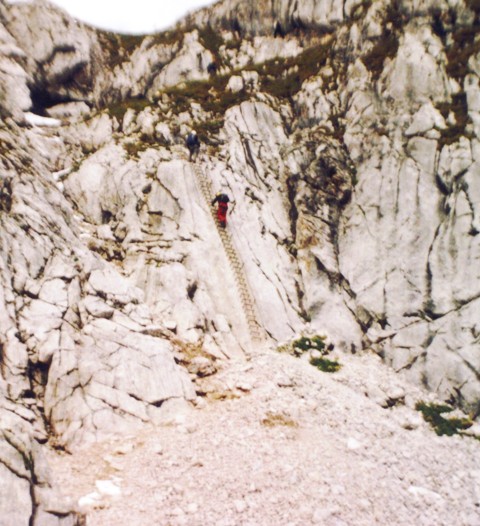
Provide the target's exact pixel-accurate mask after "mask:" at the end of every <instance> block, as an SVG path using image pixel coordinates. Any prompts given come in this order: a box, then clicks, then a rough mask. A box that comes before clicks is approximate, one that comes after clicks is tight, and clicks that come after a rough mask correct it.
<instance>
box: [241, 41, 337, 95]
mask: <svg viewBox="0 0 480 526" xmlns="http://www.w3.org/2000/svg"><path fill="white" fill-rule="evenodd" d="M330 49H331V41H328V42H327V43H322V44H318V45H316V46H312V47H310V48H308V49H306V50H305V51H303V52H302V53H300V54H299V55H297V56H296V57H290V58H287V59H280V58H274V59H272V60H267V61H266V62H263V63H261V64H253V65H251V66H249V69H250V70H255V71H257V72H258V74H259V75H260V77H261V79H262V80H261V83H262V90H263V91H265V92H267V93H269V94H270V95H273V96H274V97H277V98H280V99H281V98H290V97H292V96H293V95H295V94H296V93H298V92H299V91H300V89H301V87H302V84H303V82H304V81H305V80H306V79H308V78H310V77H311V76H313V75H316V74H317V73H318V72H319V71H320V69H321V68H322V67H323V66H324V65H325V64H326V62H327V58H328V56H329V53H330Z"/></svg>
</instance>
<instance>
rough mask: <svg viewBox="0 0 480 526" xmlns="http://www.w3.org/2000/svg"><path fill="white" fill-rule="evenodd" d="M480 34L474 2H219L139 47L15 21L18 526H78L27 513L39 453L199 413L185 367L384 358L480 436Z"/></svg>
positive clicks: (5, 167)
mask: <svg viewBox="0 0 480 526" xmlns="http://www.w3.org/2000/svg"><path fill="white" fill-rule="evenodd" d="M479 16H480V7H479V5H478V3H477V2H474V1H473V0H458V1H443V0H430V1H427V0H425V1H414V0H403V1H402V0H398V1H387V0H382V1H376V2H370V1H365V0H363V1H354V0H350V1H340V0H330V1H323V0H317V1H314V0H312V1H307V0H304V1H302V2H292V1H289V0H284V1H278V2H277V1H272V2H267V1H261V2H253V1H243V2H240V1H238V0H228V1H224V2H219V3H218V4H217V5H215V6H214V7H212V8H211V9H207V10H203V11H200V12H199V13H197V14H195V15H192V16H190V17H189V18H187V19H186V20H185V21H184V22H182V23H181V24H179V26H177V27H176V28H174V29H173V30H172V31H169V32H166V33H163V34H159V35H152V36H147V37H133V36H122V35H113V34H109V33H104V32H99V31H94V30H93V29H91V28H87V27H85V26H83V25H81V24H79V23H77V22H75V21H73V20H72V19H70V18H69V17H68V16H67V15H66V14H64V13H63V12H61V11H58V10H56V9H54V8H53V7H52V6H50V5H49V4H48V3H46V2H43V1H37V2H22V3H19V4H17V3H14V4H11V3H9V2H5V1H3V2H0V42H1V46H0V88H1V89H0V114H1V116H2V117H3V120H2V122H1V125H0V126H1V127H0V152H1V171H0V198H1V200H0V247H1V249H0V256H1V257H0V280H1V283H2V286H1V288H0V329H1V330H0V356H1V375H0V389H1V393H2V397H1V400H2V405H1V412H2V422H7V425H6V426H5V427H4V428H3V431H2V433H3V438H4V440H3V442H2V450H1V453H0V470H2V473H3V474H2V476H1V477H0V479H1V480H2V481H6V482H5V486H2V487H4V488H7V486H8V487H15V491H14V493H13V494H14V495H15V496H16V497H15V499H17V500H15V499H14V500H10V501H9V502H10V505H11V510H10V509H9V510H8V511H9V513H12V514H14V515H15V514H16V515H15V517H16V518H18V521H17V522H15V523H16V524H21V523H26V522H28V520H29V517H31V516H32V517H34V524H37V523H38V524H44V523H45V524H46V523H47V522H41V521H47V520H54V519H53V518H55V520H57V521H58V523H62V524H70V523H72V524H73V521H75V520H77V519H74V518H72V517H73V516H72V515H69V513H68V512H67V511H65V508H62V505H60V504H56V505H53V504H52V503H51V502H50V501H51V500H52V499H50V501H48V499H47V498H46V497H41V496H38V495H37V493H36V492H38V493H39V495H40V492H41V491H43V489H44V488H45V487H47V486H48V484H49V482H48V481H47V478H45V480H46V481H45V483H40V482H39V480H41V478H39V476H38V474H37V471H36V470H37V468H36V467H35V466H41V462H42V461H41V450H40V449H41V448H40V449H39V448H38V444H39V443H40V444H43V443H45V442H47V441H50V442H55V444H57V445H58V446H59V447H67V448H74V447H77V446H78V445H80V444H83V443H85V442H88V441H93V440H96V439H98V438H99V437H101V436H104V435H105V434H110V433H119V432H125V431H131V430H132V429H135V428H136V427H137V426H140V425H144V424H145V423H148V422H156V421H160V420H161V419H162V418H164V415H165V414H166V408H167V407H168V406H169V405H171V402H169V401H172V400H182V399H185V398H186V399H193V398H194V397H195V387H194V386H193V384H192V383H191V382H190V380H189V378H188V375H187V374H186V373H185V370H184V369H183V368H182V367H180V365H179V363H180V364H184V365H185V364H186V365H188V367H189V369H190V372H191V373H192V375H193V376H196V375H197V374H200V376H202V374H203V373H202V372H201V370H200V369H201V367H214V365H215V364H218V363H221V362H224V361H228V360H229V359H231V358H235V357H240V356H243V355H244V354H245V353H247V354H248V353H249V352H252V349H254V348H255V345H252V341H258V340H262V341H267V342H270V343H272V344H273V345H276V344H278V343H279V342H283V341H285V340H288V339H290V338H292V337H293V336H294V335H296V334H299V333H301V332H302V331H310V332H312V331H313V332H315V333H320V334H324V335H325V336H327V338H328V340H329V342H331V343H332V345H334V346H335V347H336V348H337V349H344V350H347V351H354V352H356V351H360V350H362V349H366V348H372V349H374V350H375V351H376V352H378V353H379V354H380V355H381V356H382V357H383V358H384V359H385V360H386V361H387V362H388V363H389V364H391V365H392V366H393V367H394V368H395V369H396V370H397V371H402V372H403V373H404V374H407V375H408V377H409V378H410V379H413V380H415V381H416V382H418V383H420V384H424V385H425V386H427V387H428V388H429V389H431V390H433V391H435V392H436V393H437V394H438V396H439V397H440V398H442V399H444V400H446V399H449V400H450V401H454V402H456V403H457V404H459V405H460V406H462V407H463V408H464V409H466V410H469V411H472V412H473V413H474V414H476V413H477V412H478V404H479V400H480V376H479V374H480V361H479V360H480V353H479V333H480V327H479V325H478V324H479V319H478V314H477V313H478V310H479V308H480V304H479V302H480V299H479V297H480V279H479V275H478V259H479V252H480V244H479V236H478V233H479V232H480V216H479V213H480V211H479V199H480V175H479V165H478V163H479V162H480V158H479V155H480V154H479V152H480V149H479V144H480V143H479V127H478V126H479V122H480V121H479V115H480V114H479V112H480V106H479V102H478V101H479V100H480V89H479V75H480V44H479V41H478V35H477V33H478V28H479V27H480V22H479ZM210 64H215V66H216V73H212V72H210V73H209V72H208V69H209V68H208V66H209V65H210ZM39 115H40V117H39ZM191 127H194V128H195V129H196V130H197V131H198V133H199V135H200V138H201V141H202V149H201V153H200V156H199V159H198V160H197V162H196V163H195V164H193V163H189V162H188V160H187V155H186V152H185V149H184V147H183V140H184V136H185V134H186V132H187V131H188V130H189V129H190V128H191ZM219 190H224V191H227V193H229V195H230V196H231V198H233V199H234V200H235V203H236V204H235V208H234V209H233V211H232V212H231V214H230V217H229V224H228V230H227V232H226V233H225V232H222V231H219V230H217V228H216V225H215V222H214V220H213V219H212V216H211V210H210V207H209V202H208V201H209V199H210V198H211V196H212V195H213V194H214V193H215V192H217V191H219ZM187 351H188V352H187ZM192 353H193V355H195V357H194V358H193V360H192ZM174 358H175V359H174ZM176 362H177V363H176ZM205 364H209V365H205ZM192 371H193V372H192ZM204 372H205V370H204ZM196 390H197V393H198V392H200V390H199V388H198V386H197V389H196ZM3 415H5V419H4V417H3ZM12 437H16V438H12ZM18 437H21V438H18ZM27 458H28V462H27V461H26V459H27ZM37 458H38V460H37ZM3 475H5V476H3ZM45 477H46V476H45ZM2 484H4V483H3V482H2ZM2 491H3V490H2ZM2 500H3V499H2ZM14 515H12V516H14ZM17 516H18V517H17ZM44 516H48V517H49V519H46V518H44ZM35 521H37V522H35ZM69 521H70V522H69ZM48 524H50V523H48ZM52 524H53V522H52Z"/></svg>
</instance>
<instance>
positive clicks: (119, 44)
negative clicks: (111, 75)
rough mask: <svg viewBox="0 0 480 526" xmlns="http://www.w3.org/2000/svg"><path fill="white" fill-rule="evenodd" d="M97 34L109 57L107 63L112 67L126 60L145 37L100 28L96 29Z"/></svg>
mask: <svg viewBox="0 0 480 526" xmlns="http://www.w3.org/2000/svg"><path fill="white" fill-rule="evenodd" d="M97 34H98V40H99V42H100V44H101V45H102V49H103V50H104V51H106V52H107V53H108V55H109V57H110V59H109V62H108V65H109V66H110V67H111V68H112V69H113V68H114V67H115V66H118V65H119V64H122V63H123V62H126V61H127V60H128V59H129V58H130V55H131V54H132V53H133V52H134V51H135V49H136V48H137V47H139V46H140V44H141V43H142V42H143V40H144V38H145V35H124V34H121V33H113V32H111V31H102V30H98V31H97Z"/></svg>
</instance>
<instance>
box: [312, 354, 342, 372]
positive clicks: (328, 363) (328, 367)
mask: <svg viewBox="0 0 480 526" xmlns="http://www.w3.org/2000/svg"><path fill="white" fill-rule="evenodd" d="M310 363H311V364H312V365H313V366H314V367H316V368H317V369H319V370H320V371H323V372H324V373H335V372H336V371H338V370H339V369H340V368H341V367H342V366H341V364H339V363H338V362H336V361H335V360H329V359H327V358H323V357H322V358H310Z"/></svg>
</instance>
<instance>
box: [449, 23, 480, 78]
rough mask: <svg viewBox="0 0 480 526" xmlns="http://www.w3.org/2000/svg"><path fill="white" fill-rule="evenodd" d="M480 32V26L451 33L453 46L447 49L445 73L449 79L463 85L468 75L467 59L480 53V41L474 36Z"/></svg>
mask: <svg viewBox="0 0 480 526" xmlns="http://www.w3.org/2000/svg"><path fill="white" fill-rule="evenodd" d="M479 32H480V24H479V23H478V22H476V23H474V24H473V25H472V26H467V27H460V28H457V29H456V31H455V32H454V33H452V38H453V44H452V45H451V46H450V47H449V48H448V49H447V68H446V69H447V73H448V75H449V76H450V77H453V78H454V79H455V80H457V81H458V82H459V83H460V85H463V80H464V78H465V76H466V75H467V73H468V60H469V58H470V57H471V56H472V55H473V54H475V53H478V52H479V51H480V39H478V38H476V36H477V35H478V34H479Z"/></svg>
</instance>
